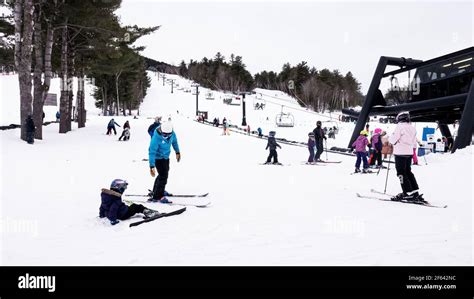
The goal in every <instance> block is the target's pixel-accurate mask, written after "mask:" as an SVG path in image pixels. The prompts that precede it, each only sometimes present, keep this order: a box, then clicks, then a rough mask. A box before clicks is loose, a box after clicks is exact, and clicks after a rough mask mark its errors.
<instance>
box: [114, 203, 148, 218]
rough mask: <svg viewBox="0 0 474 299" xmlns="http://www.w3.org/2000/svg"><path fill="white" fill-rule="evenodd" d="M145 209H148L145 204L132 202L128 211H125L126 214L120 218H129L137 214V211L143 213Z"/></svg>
mask: <svg viewBox="0 0 474 299" xmlns="http://www.w3.org/2000/svg"><path fill="white" fill-rule="evenodd" d="M145 209H146V208H145V207H144V206H143V205H137V204H134V203H132V204H131V205H130V206H129V207H128V211H127V213H125V215H123V217H122V218H120V220H125V219H128V218H130V217H132V216H134V215H135V214H137V213H143V211H144V210H145Z"/></svg>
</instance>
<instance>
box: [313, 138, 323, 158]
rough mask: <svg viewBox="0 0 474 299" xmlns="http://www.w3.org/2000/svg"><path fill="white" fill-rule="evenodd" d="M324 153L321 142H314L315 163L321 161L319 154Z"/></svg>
mask: <svg viewBox="0 0 474 299" xmlns="http://www.w3.org/2000/svg"><path fill="white" fill-rule="evenodd" d="M323 152H324V146H323V140H322V139H321V140H316V156H315V157H314V159H315V161H318V160H321V154H322V153H323Z"/></svg>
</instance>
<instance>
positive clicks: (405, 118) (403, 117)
mask: <svg viewBox="0 0 474 299" xmlns="http://www.w3.org/2000/svg"><path fill="white" fill-rule="evenodd" d="M395 121H396V122H397V123H403V122H405V123H409V122H410V112H408V111H403V112H400V113H398V115H397V117H396V118H395Z"/></svg>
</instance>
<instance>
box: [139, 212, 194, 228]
mask: <svg viewBox="0 0 474 299" xmlns="http://www.w3.org/2000/svg"><path fill="white" fill-rule="evenodd" d="M184 211H186V208H182V209H179V210H176V211H173V212H169V213H161V214H159V215H156V216H154V217H150V218H146V219H143V220H140V221H137V222H133V223H130V227H134V226H137V225H140V224H143V223H147V222H151V221H154V220H157V219H160V218H163V217H169V216H174V215H179V214H182V213H183V212H184Z"/></svg>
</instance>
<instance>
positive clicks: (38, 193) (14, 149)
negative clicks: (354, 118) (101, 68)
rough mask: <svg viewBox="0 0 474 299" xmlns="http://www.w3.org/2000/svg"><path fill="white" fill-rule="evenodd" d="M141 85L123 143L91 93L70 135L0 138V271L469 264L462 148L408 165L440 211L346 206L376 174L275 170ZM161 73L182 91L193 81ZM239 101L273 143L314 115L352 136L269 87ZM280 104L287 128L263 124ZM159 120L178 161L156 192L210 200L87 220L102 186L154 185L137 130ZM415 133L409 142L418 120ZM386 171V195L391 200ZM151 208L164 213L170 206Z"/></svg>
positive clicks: (15, 114) (218, 103)
mask: <svg viewBox="0 0 474 299" xmlns="http://www.w3.org/2000/svg"><path fill="white" fill-rule="evenodd" d="M151 76H152V79H153V83H152V87H151V88H150V89H149V91H148V95H147V97H146V98H145V100H144V102H143V104H142V105H141V108H140V115H139V116H138V119H134V118H133V117H132V116H127V117H123V116H115V117H114V119H115V120H116V121H117V123H119V124H120V125H123V123H124V122H125V121H126V120H129V122H130V125H131V139H130V141H128V142H119V141H118V136H119V135H117V136H115V135H112V136H107V135H106V134H105V133H106V125H107V123H108V121H109V120H110V119H111V118H112V117H110V116H100V115H99V113H100V111H99V110H97V109H95V108H94V104H93V99H92V97H91V96H90V95H89V94H88V96H87V109H88V114H87V124H86V127H85V128H82V129H77V124H76V123H74V125H73V130H72V131H71V132H69V133H67V134H58V124H51V125H49V126H45V127H44V134H43V137H44V140H36V141H35V144H34V145H28V144H27V143H26V142H24V141H22V140H20V139H19V134H20V131H19V130H18V129H15V130H7V131H0V142H1V147H0V150H1V153H0V154H1V155H0V164H1V167H0V169H1V174H0V210H1V222H0V232H1V243H0V244H1V245H0V253H1V254H0V264H2V265H472V261H473V243H472V240H473V231H472V225H473V222H472V221H473V220H472V214H473V213H472V212H473V209H472V200H473V196H472V195H473V187H472V181H473V177H472V169H473V154H472V147H469V148H466V149H463V150H459V151H458V152H456V153H455V154H430V155H428V156H427V157H426V163H427V164H426V163H425V160H424V159H423V158H420V164H421V165H420V166H413V171H414V173H415V175H416V178H417V180H418V183H419V185H420V187H421V192H422V193H423V194H424V197H425V198H426V199H427V200H429V201H430V202H431V203H433V204H438V205H448V208H446V209H439V208H429V207H423V206H417V205H409V204H403V203H395V202H384V201H378V200H373V199H364V198H358V197H357V196H356V193H357V192H359V193H362V194H368V195H375V194H371V192H370V189H372V188H373V189H377V190H380V191H383V189H384V185H385V180H386V174H387V170H383V171H382V172H381V173H380V174H379V175H377V174H369V175H350V173H351V172H353V171H354V163H355V158H354V157H349V156H344V155H338V154H332V153H329V154H327V158H328V159H329V160H332V161H342V163H340V164H329V165H325V166H308V165H303V164H302V162H303V161H306V159H307V158H308V150H307V148H305V147H298V146H290V145H285V144H282V149H279V150H278V155H279V160H280V161H281V162H283V163H284V164H286V165H285V166H265V165H260V163H262V162H264V161H265V159H266V157H267V155H268V151H266V150H265V146H266V141H265V140H260V139H258V138H253V137H248V136H246V135H243V134H236V133H235V132H231V135H230V136H223V135H222V129H221V128H214V127H211V126H207V125H202V124H199V123H197V122H195V121H194V119H195V101H196V100H195V95H192V94H191V93H185V92H184V91H183V90H179V89H178V88H179V87H178V88H176V87H175V89H174V93H173V94H171V93H170V90H171V87H170V85H168V84H165V85H164V86H163V83H162V80H161V79H160V80H158V77H156V76H155V75H153V74H151ZM172 77H174V79H176V82H177V83H178V84H179V85H180V86H183V87H184V86H186V87H190V88H191V82H189V81H187V80H185V79H183V78H179V77H177V76H171V75H169V76H168V78H172ZM15 80H17V78H16V76H2V77H0V88H1V90H0V91H1V99H0V104H1V106H0V108H1V114H0V117H1V118H0V125H8V124H10V123H19V111H18V110H19V107H20V105H19V99H18V91H17V89H18V82H17V81H15ZM55 80H57V79H55ZM87 88H88V89H89V90H90V88H91V86H90V85H88V87H87ZM205 93H206V90H205V89H203V88H201V93H200V100H199V110H201V111H208V113H209V118H210V119H211V120H212V119H213V118H214V117H219V118H220V120H221V121H222V118H223V117H227V119H229V120H230V121H231V123H232V124H235V125H240V124H241V113H242V112H241V111H242V107H241V106H229V105H225V104H223V101H222V97H224V94H223V93H218V92H214V97H215V99H214V100H206V99H205ZM259 93H261V94H262V95H261V96H260V95H259ZM257 97H260V99H266V108H265V109H264V110H254V109H253V103H254V101H255V102H258V101H259V100H258V99H257ZM246 100H247V122H248V123H249V125H250V126H251V129H252V130H256V128H257V127H259V126H260V127H262V129H263V130H264V134H266V133H268V131H269V130H271V129H274V130H276V132H277V137H284V138H287V139H291V140H297V141H306V140H307V133H308V132H309V131H311V130H312V129H313V128H314V125H315V122H316V120H322V121H323V126H337V127H338V128H339V134H338V135H337V136H336V139H330V140H329V141H328V146H329V147H330V146H340V147H346V146H347V143H348V139H349V137H350V135H351V133H352V130H353V128H354V124H352V123H341V122H339V121H337V117H338V115H337V114H331V115H330V114H329V113H326V114H324V115H317V114H315V113H310V112H307V111H304V110H305V109H304V108H301V107H299V106H298V105H297V103H296V102H295V101H294V100H293V99H292V98H291V97H289V96H285V95H284V94H282V93H280V92H278V91H269V90H257V94H256V95H252V96H248V97H247V99H246ZM271 102H274V103H271ZM282 106H283V111H284V112H291V113H292V114H293V116H294V118H295V127H293V128H279V127H276V126H275V116H276V115H277V114H278V113H280V112H281V111H282ZM292 108H295V109H292ZM56 111H57V107H47V108H45V113H46V119H45V120H46V121H47V120H54V118H55V117H54V113H55V112H56ZM135 114H136V112H135ZM157 115H161V116H163V118H165V119H166V118H168V117H171V119H172V121H173V124H174V129H175V132H176V134H177V137H178V141H179V145H180V148H181V154H182V159H181V162H180V163H177V162H176V159H175V157H174V153H173V152H172V155H171V169H170V175H169V180H168V185H167V190H168V191H170V192H174V193H205V192H209V193H210V195H209V196H208V199H209V200H210V201H211V202H212V204H211V205H210V206H209V207H207V208H196V207H188V208H187V211H186V212H185V213H183V214H181V215H179V216H173V217H169V218H163V219H159V220H156V221H154V222H150V223H147V224H143V225H141V226H138V227H133V228H129V226H128V225H129V224H130V223H131V222H134V221H137V220H140V219H141V218H140V217H135V218H133V219H131V220H126V221H121V222H120V223H119V224H117V225H115V226H111V225H110V223H109V222H108V221H107V220H105V219H100V218H99V217H98V212H99V205H100V191H101V188H108V187H109V185H110V183H111V181H112V180H113V179H116V178H122V179H126V180H127V181H128V182H129V188H128V189H127V191H126V192H125V194H127V193H128V194H137V193H141V194H146V193H147V189H151V188H152V186H153V181H154V179H153V178H152V177H151V176H150V174H149V166H148V162H146V161H141V160H142V159H144V158H148V145H149V142H150V137H149V135H148V134H147V128H148V126H149V125H150V124H151V123H152V122H153V118H154V117H155V116H157ZM267 118H268V120H267ZM416 126H417V129H418V132H419V134H421V129H422V127H423V126H425V124H416ZM376 127H381V128H382V129H385V130H388V131H389V132H391V130H393V125H382V124H379V123H376V122H372V123H371V129H373V128H376ZM121 131H122V129H121V128H117V133H118V134H120V133H121ZM420 138H421V135H420ZM322 158H323V159H326V153H323V155H322ZM393 168H394V167H393V164H392V165H391V167H390V172H389V176H388V186H387V193H389V194H396V193H398V192H400V185H399V182H398V178H397V177H396V175H395V171H394V169H393ZM136 199H138V198H136ZM140 199H143V198H140ZM149 206H150V207H151V208H155V209H158V210H159V211H162V212H166V211H172V210H175V209H177V208H179V207H177V206H165V205H160V204H150V205H149Z"/></svg>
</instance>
